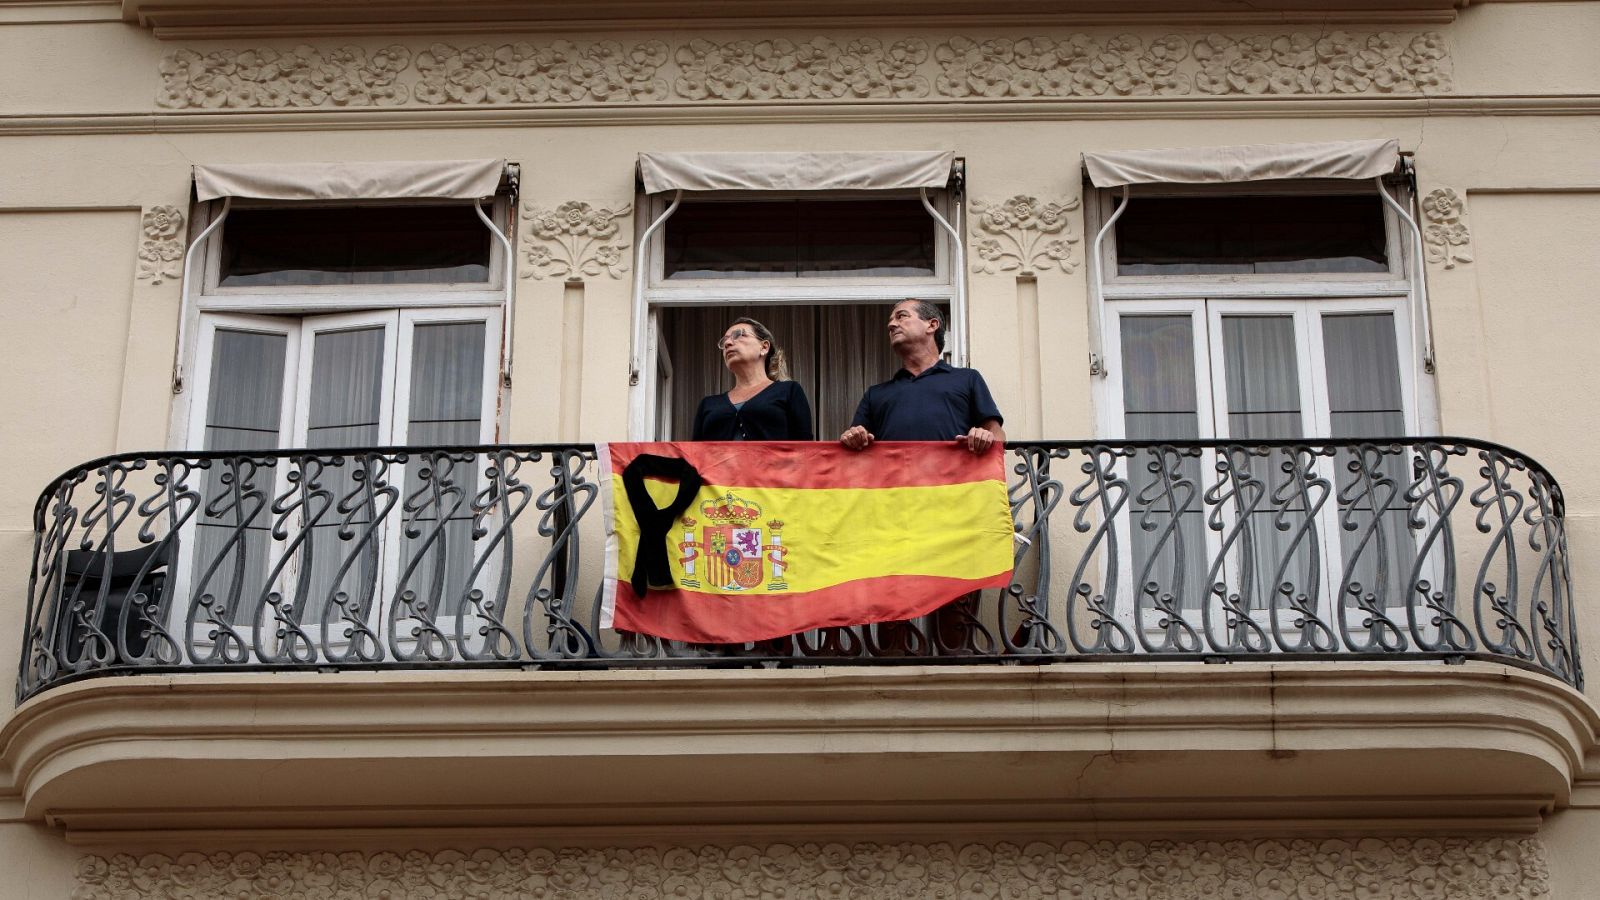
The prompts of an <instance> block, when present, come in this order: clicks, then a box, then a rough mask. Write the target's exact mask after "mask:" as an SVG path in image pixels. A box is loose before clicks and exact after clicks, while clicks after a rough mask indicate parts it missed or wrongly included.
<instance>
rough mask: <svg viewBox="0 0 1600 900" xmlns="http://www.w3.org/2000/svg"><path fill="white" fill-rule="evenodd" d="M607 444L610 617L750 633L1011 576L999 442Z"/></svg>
mask: <svg viewBox="0 0 1600 900" xmlns="http://www.w3.org/2000/svg"><path fill="white" fill-rule="evenodd" d="M598 453H599V462H600V470H601V481H600V496H601V500H602V503H603V504H604V508H605V518H606V580H605V588H604V593H603V596H602V600H601V602H602V612H601V624H602V625H603V626H605V627H609V628H617V629H620V630H624V631H634V632H639V633H642V634H650V635H655V636H657V637H662V638H669V639H672V640H679V641H695V642H705V643H741V642H744V641H756V640H765V639H768V638H774V637H780V636H782V635H786V634H794V633H796V632H800V631H806V630H808V629H813V628H824V627H829V626H840V625H864V624H868V623H872V622H890V621H896V620H900V619H909V618H914V617H916V616H921V615H926V614H927V613H930V612H932V611H933V610H935V609H937V608H939V607H940V606H943V605H944V604H946V603H949V602H950V601H951V600H954V599H956V598H958V597H960V596H962V595H963V594H966V593H968V592H970V591H975V590H978V589H980V588H999V587H1005V586H1006V585H1007V584H1009V583H1010V580H1011V567H1012V538H1011V535H1012V525H1011V508H1010V503H1009V500H1008V498H1007V495H1006V484H1005V470H1004V457H1005V454H1004V451H1003V450H1002V449H1001V448H999V447H995V448H993V449H991V450H990V451H989V452H988V453H985V454H983V455H982V456H974V455H973V454H972V453H970V452H968V451H967V450H966V449H965V448H963V447H961V446H959V445H957V444H956V443H955V442H954V441H952V442H950V443H948V444H945V443H895V442H884V443H876V444H873V445H872V446H871V447H869V448H868V449H866V450H863V451H859V452H858V451H854V450H847V449H845V448H844V447H841V446H839V445H838V444H833V443H822V442H817V443H800V442H761V443H753V442H752V443H745V442H726V443H720V442H713V443H649V444H646V443H628V444H601V445H599V447H598Z"/></svg>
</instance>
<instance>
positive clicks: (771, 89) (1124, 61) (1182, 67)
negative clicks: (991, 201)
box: [156, 31, 1452, 109]
mask: <svg viewBox="0 0 1600 900" xmlns="http://www.w3.org/2000/svg"><path fill="white" fill-rule="evenodd" d="M160 71H161V90H160V92H159V93H158V95H157V97H156V103H157V105H158V106H161V107H164V108H167V109H219V108H229V109H250V108H263V109H287V108H291V107H349V106H382V105H396V104H402V103H407V102H414V103H419V104H425V105H432V106H482V105H519V106H550V105H564V104H575V103H584V104H591V103H592V104H630V103H658V102H668V101H678V102H682V101H690V102H694V101H710V102H750V101H762V102H774V101H775V102H781V101H786V100H840V101H849V100H861V99H894V98H899V99H913V100H914V99H918V98H929V99H941V100H948V99H973V100H982V99H986V98H1001V97H1010V98H1064V97H1079V98H1094V97H1137V96H1152V95H1159V96H1181V95H1251V94H1300V95H1323V94H1417V93H1446V92H1449V91H1450V90H1451V89H1452V87H1451V63H1450V57H1449V48H1448V46H1447V45H1446V43H1445V40H1444V38H1443V36H1441V35H1440V34H1439V33H1438V32H1432V31H1427V32H1421V33H1396V32H1378V33H1359V34H1356V33H1347V32H1342V31H1336V32H1331V33H1327V34H1312V33H1297V32H1291V33H1275V34H1207V35H1193V34H1189V35H1182V34H1166V35H1159V36H1151V37H1141V36H1138V35H1133V34H1117V35H1098V36H1091V35H1086V34H1076V33H1068V34H1051V35H1032V36H1026V37H1021V38H1013V37H988V38H977V37H951V38H948V39H946V40H943V41H934V42H929V41H926V40H922V39H920V38H906V39H902V40H880V39H878V38H870V37H863V38H855V39H834V38H825V37H814V38H810V39H804V38H802V39H798V40H791V39H789V38H772V39H767V40H735V41H722V42H719V41H710V40H705V39H701V38H695V39H692V40H689V41H686V42H683V43H680V44H677V45H675V46H669V45H668V44H666V43H663V42H661V41H642V42H639V43H633V44H621V43H618V42H615V41H594V42H586V43H578V42H573V41H566V40H553V41H547V42H541V43H537V44H535V43H530V42H525V41H522V42H516V43H505V44H474V45H471V46H466V47H456V46H454V45H452V44H444V43H435V44H430V45H428V46H427V47H415V48H410V47H405V46H401V45H399V44H393V45H390V46H388V47H384V48H382V49H378V50H372V51H370V52H369V51H367V50H364V49H362V48H360V47H356V46H351V45H344V46H338V47H320V48H319V47H312V46H309V45H304V44H302V45H299V46H296V47H292V48H270V47H259V48H249V49H226V50H214V51H211V52H208V53H199V52H196V51H193V50H187V49H185V50H176V51H173V52H171V53H168V54H166V55H165V56H164V57H163V58H162V60H161V63H160Z"/></svg>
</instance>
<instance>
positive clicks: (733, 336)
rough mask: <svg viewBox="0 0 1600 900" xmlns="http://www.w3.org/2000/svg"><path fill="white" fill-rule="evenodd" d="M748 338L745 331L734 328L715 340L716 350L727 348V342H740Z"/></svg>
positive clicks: (748, 334)
mask: <svg viewBox="0 0 1600 900" xmlns="http://www.w3.org/2000/svg"><path fill="white" fill-rule="evenodd" d="M749 336H750V332H748V331H745V330H744V329H743V328H735V329H734V330H733V331H730V332H728V333H727V334H725V335H723V336H722V337H719V338H717V349H718V350H721V349H723V348H724V347H726V346H728V342H729V341H742V340H744V339H745V338H747V337H749Z"/></svg>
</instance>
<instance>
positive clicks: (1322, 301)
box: [1085, 180, 1438, 647]
mask: <svg viewBox="0 0 1600 900" xmlns="http://www.w3.org/2000/svg"><path fill="white" fill-rule="evenodd" d="M1387 188H1388V189H1389V190H1390V191H1391V192H1393V194H1394V195H1395V199H1396V200H1397V201H1398V202H1399V203H1400V204H1401V205H1402V206H1407V205H1409V203H1410V202H1411V195H1410V192H1409V191H1408V190H1407V189H1406V188H1405V187H1404V186H1401V185H1397V184H1392V183H1391V184H1389V185H1387ZM1376 190H1377V188H1376V186H1375V185H1374V184H1372V183H1371V182H1368V181H1337V180H1302V181H1289V182H1272V183H1248V184H1233V185H1204V186H1199V185H1141V186H1137V187H1134V188H1132V189H1131V190H1130V191H1129V196H1130V198H1131V199H1130V202H1132V203H1137V202H1138V201H1139V199H1140V198H1141V197H1143V198H1149V197H1181V196H1208V195H1209V196H1276V197H1283V198H1284V199H1285V200H1286V201H1288V202H1292V201H1293V198H1295V197H1304V196H1307V195H1327V194H1344V195H1363V194H1366V195H1370V194H1372V193H1374V192H1375V191H1376ZM1085 191H1086V195H1087V196H1090V197H1091V198H1092V200H1091V202H1090V203H1086V204H1085V207H1086V211H1087V217H1088V219H1089V221H1088V222H1086V229H1085V230H1086V231H1088V232H1090V233H1098V231H1099V230H1100V228H1101V227H1103V225H1104V224H1105V222H1106V221H1108V220H1109V219H1110V217H1111V215H1112V214H1113V212H1114V211H1115V208H1116V206H1115V202H1116V200H1117V199H1118V198H1119V197H1120V196H1121V192H1120V189H1118V190H1112V189H1095V188H1091V187H1087V186H1086V187H1085ZM1378 202H1379V203H1380V204H1381V207H1380V208H1381V209H1382V211H1383V217H1384V233H1385V245H1386V251H1387V258H1388V262H1389V272H1388V274H1387V276H1381V275H1380V276H1378V277H1374V276H1373V275H1372V274H1366V273H1297V274H1271V275H1255V274H1231V275H1196V274H1173V275H1140V276H1130V275H1118V274H1116V272H1117V255H1116V252H1117V250H1116V248H1117V240H1116V230H1115V228H1112V229H1111V230H1110V231H1109V232H1108V233H1107V235H1106V240H1105V242H1104V245H1103V246H1102V248H1101V252H1100V255H1099V258H1098V259H1091V260H1090V264H1091V265H1095V266H1097V267H1099V271H1100V272H1102V273H1105V274H1104V278H1103V280H1102V281H1101V285H1102V296H1103V298H1104V304H1103V306H1102V308H1101V321H1100V322H1099V329H1100V335H1101V346H1102V348H1103V352H1104V364H1103V366H1102V368H1101V371H1100V374H1101V375H1102V376H1103V377H1099V378H1094V379H1093V387H1092V395H1093V400H1094V404H1095V410H1096V415H1095V425H1096V430H1097V432H1098V434H1099V435H1100V436H1101V437H1102V438H1105V439H1109V440H1116V439H1119V438H1124V437H1125V436H1126V432H1125V411H1124V409H1123V406H1122V397H1123V380H1122V360H1121V352H1122V344H1121V327H1120V322H1121V317H1122V316H1124V315H1188V316H1190V319H1191V324H1192V329H1193V330H1192V334H1193V339H1194V342H1195V349H1194V353H1195V366H1196V370H1197V371H1196V378H1195V384H1196V392H1197V396H1196V409H1197V413H1196V415H1197V418H1198V419H1199V421H1198V423H1197V424H1198V432H1199V439H1200V440H1207V439H1215V438H1226V414H1227V413H1226V397H1225V396H1223V395H1224V394H1225V384H1226V381H1225V380H1224V379H1225V370H1224V369H1223V366H1224V365H1225V361H1224V359H1223V355H1222V349H1221V347H1220V345H1217V346H1215V348H1214V349H1213V345H1214V344H1215V343H1216V342H1217V341H1218V340H1219V334H1220V319H1221V316H1223V315H1225V314H1230V313H1233V314H1237V313H1241V312H1242V313H1246V314H1250V313H1261V314H1283V313H1285V312H1286V311H1290V310H1299V311H1296V312H1294V313H1293V314H1294V316H1295V322H1296V334H1297V339H1296V351H1297V353H1296V355H1297V364H1298V365H1299V367H1300V377H1301V379H1302V384H1301V396H1302V400H1303V402H1304V403H1305V411H1304V412H1303V413H1302V415H1303V417H1304V421H1305V424H1306V425H1307V426H1308V427H1306V429H1305V433H1306V434H1307V435H1308V436H1311V438H1310V439H1315V438H1316V437H1320V436H1328V435H1329V434H1330V415H1329V412H1328V409H1327V404H1326V402H1325V400H1326V397H1327V384H1326V377H1327V376H1326V364H1325V362H1323V360H1322V354H1323V352H1324V350H1323V346H1322V342H1321V340H1320V338H1321V326H1322V320H1321V317H1322V314H1323V313H1335V314H1337V313H1357V312H1392V313H1393V315H1394V321H1395V331H1396V340H1397V342H1398V351H1399V355H1398V359H1399V363H1400V365H1399V368H1400V376H1401V392H1402V400H1403V403H1404V406H1405V410H1406V412H1405V419H1406V430H1407V431H1408V433H1411V434H1429V433H1436V432H1437V428H1438V424H1437V423H1438V406H1437V400H1436V394H1435V385H1434V380H1433V376H1432V373H1431V372H1428V371H1426V369H1425V368H1424V366H1423V365H1422V364H1421V363H1422V359H1423V353H1424V349H1423V347H1422V344H1421V342H1420V341H1421V336H1420V335H1418V334H1416V333H1415V331H1416V329H1415V328H1414V327H1413V317H1412V312H1411V310H1412V306H1411V304H1413V303H1416V302H1417V300H1416V298H1414V297H1413V296H1412V290H1413V280H1412V278H1413V275H1414V274H1416V268H1417V267H1418V266H1420V265H1421V260H1419V259H1418V258H1417V255H1416V253H1415V252H1414V242H1413V241H1412V240H1411V239H1410V237H1409V234H1408V226H1406V225H1405V224H1404V223H1402V222H1401V221H1400V218H1399V217H1398V216H1397V215H1396V214H1395V213H1394V211H1393V209H1391V208H1390V207H1389V205H1388V204H1385V203H1382V200H1381V198H1379V201H1378ZM1090 277H1091V278H1093V273H1091V276H1090ZM1200 462H1201V471H1202V472H1210V471H1213V469H1212V466H1213V464H1214V462H1215V453H1214V452H1209V451H1208V452H1207V453H1205V454H1203V456H1202V458H1201V461H1200ZM1332 464H1333V463H1332V461H1331V460H1323V461H1321V463H1320V464H1319V465H1320V466H1321V467H1322V468H1323V469H1325V471H1323V472H1322V474H1323V476H1324V477H1327V478H1329V480H1330V483H1332V484H1334V486H1335V490H1337V480H1336V479H1335V478H1334V477H1333V475H1334V473H1333V470H1332ZM1119 466H1120V468H1119V474H1120V475H1121V476H1122V477H1123V478H1125V479H1126V478H1128V477H1129V475H1130V474H1131V473H1130V472H1129V471H1128V470H1127V463H1126V462H1122V463H1120V464H1119ZM1129 485H1130V488H1131V486H1132V482H1131V481H1129ZM1199 487H1200V488H1201V489H1202V490H1203V488H1204V484H1202V485H1200V486H1199ZM1336 514H1337V504H1336V503H1335V502H1333V501H1330V503H1329V504H1328V506H1327V507H1325V508H1324V512H1323V517H1324V518H1325V519H1326V520H1327V521H1324V522H1322V523H1320V524H1319V535H1320V540H1321V541H1322V547H1321V548H1320V550H1321V552H1322V558H1323V569H1322V579H1323V581H1324V582H1325V584H1324V589H1323V591H1322V595H1321V600H1320V604H1319V609H1318V611H1317V612H1318V615H1319V616H1320V617H1322V618H1323V621H1324V622H1326V623H1328V624H1329V626H1330V627H1333V628H1335V629H1337V627H1338V625H1337V621H1336V618H1335V613H1336V608H1335V606H1334V601H1335V598H1334V596H1333V595H1334V593H1335V592H1336V591H1337V588H1338V577H1339V574H1340V570H1341V568H1342V563H1340V562H1338V561H1339V560H1342V558H1343V557H1342V555H1341V551H1340V548H1339V547H1338V546H1337V540H1338V536H1339V530H1338V529H1337V528H1336V527H1330V526H1332V525H1333V524H1334V523H1333V517H1334V516H1336ZM1201 515H1205V511H1204V509H1203V508H1202V511H1201ZM1131 525H1132V520H1131V506H1129V507H1125V508H1124V510H1123V511H1122V512H1121V513H1120V514H1119V516H1118V522H1117V525H1116V527H1117V528H1119V529H1121V530H1122V533H1123V534H1129V533H1130V532H1129V531H1128V530H1127V529H1129V528H1130V527H1131ZM1204 536H1205V541H1206V548H1205V551H1206V554H1207V557H1208V559H1210V558H1214V555H1215V553H1216V552H1217V551H1218V549H1219V547H1220V537H1219V536H1218V535H1217V534H1216V533H1215V532H1213V531H1211V530H1210V529H1209V528H1207V529H1205V530H1204ZM1129 546H1130V547H1131V545H1129ZM1128 552H1129V551H1126V550H1125V551H1124V553H1125V554H1127V553H1128ZM1133 563H1134V561H1133V560H1132V557H1131V555H1129V556H1128V557H1127V558H1126V559H1124V560H1122V561H1121V566H1122V568H1123V569H1125V570H1126V571H1127V574H1126V577H1125V578H1124V579H1123V584H1122V586H1121V589H1120V590H1119V592H1118V593H1119V595H1121V596H1119V597H1118V598H1117V607H1116V608H1117V618H1118V620H1119V621H1120V622H1121V623H1122V624H1123V626H1124V627H1126V628H1128V630H1129V634H1130V635H1133V634H1135V626H1136V623H1135V621H1134V618H1133V609H1134V602H1133V601H1134V600H1135V596H1134V588H1135V586H1134V585H1133V584H1132V581H1133V579H1134V577H1135V575H1136V572H1135V571H1134V569H1133V567H1132V566H1133ZM1103 566H1104V563H1102V572H1101V576H1102V577H1104V575H1105V572H1104V570H1103ZM1225 566H1226V567H1227V572H1226V577H1227V578H1228V579H1229V580H1230V581H1234V580H1236V579H1237V572H1235V571H1232V570H1233V569H1234V568H1236V566H1237V563H1236V561H1233V560H1230V561H1228V562H1226V563H1225ZM1202 602H1210V601H1209V600H1203V601H1202ZM1391 602H1393V603H1396V604H1403V603H1404V602H1405V600H1404V599H1403V598H1392V600H1391ZM1256 612H1257V613H1258V614H1259V615H1257V616H1256V618H1257V621H1258V623H1259V624H1262V625H1263V627H1266V628H1268V629H1269V631H1270V626H1269V623H1268V622H1267V621H1266V618H1265V615H1266V611H1265V610H1258V611H1256ZM1192 624H1195V625H1196V627H1199V623H1198V622H1195V623H1192ZM1136 647H1137V644H1136Z"/></svg>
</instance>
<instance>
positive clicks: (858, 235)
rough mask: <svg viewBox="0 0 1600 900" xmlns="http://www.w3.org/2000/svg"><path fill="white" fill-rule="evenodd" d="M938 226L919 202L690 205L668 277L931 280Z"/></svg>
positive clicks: (675, 229) (677, 228)
mask: <svg viewBox="0 0 1600 900" xmlns="http://www.w3.org/2000/svg"><path fill="white" fill-rule="evenodd" d="M934 227H935V226H934V222H933V217H932V216H929V215H928V211H927V210H926V209H924V208H923V206H922V202H921V201H920V200H917V199H914V198H887V199H873V200H738V201H720V200H702V201H688V202H685V203H684V204H683V205H682V206H680V207H679V208H678V211H677V212H676V213H674V214H673V216H672V218H670V219H668V220H667V224H666V226H665V229H666V235H665V238H664V245H665V259H664V260H663V263H662V265H663V269H662V271H663V273H664V275H665V276H666V277H667V278H668V279H691V278H852V277H854V278H860V277H887V276H902V277H930V276H932V275H933V274H934V239H935V233H934Z"/></svg>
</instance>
